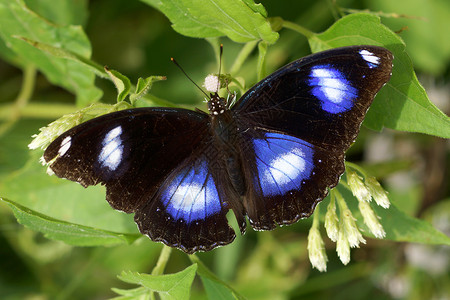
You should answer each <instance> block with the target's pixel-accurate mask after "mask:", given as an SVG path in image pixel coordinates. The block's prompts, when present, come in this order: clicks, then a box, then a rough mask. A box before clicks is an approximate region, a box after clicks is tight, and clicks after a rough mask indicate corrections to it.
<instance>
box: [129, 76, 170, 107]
mask: <svg viewBox="0 0 450 300" xmlns="http://www.w3.org/2000/svg"><path fill="white" fill-rule="evenodd" d="M160 80H166V77H165V76H150V77H147V78H145V79H143V78H142V77H139V79H138V83H137V85H136V92H134V93H131V95H130V101H131V103H134V102H135V101H137V100H139V99H141V98H142V97H143V96H144V95H145V94H146V93H147V92H148V91H149V90H150V89H151V88H152V85H153V82H155V81H160Z"/></svg>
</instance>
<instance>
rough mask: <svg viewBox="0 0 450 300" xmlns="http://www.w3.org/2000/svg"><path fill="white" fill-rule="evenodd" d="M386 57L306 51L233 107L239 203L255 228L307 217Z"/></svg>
mask: <svg viewBox="0 0 450 300" xmlns="http://www.w3.org/2000/svg"><path fill="white" fill-rule="evenodd" d="M392 60H393V57H392V54H391V53H390V52H389V51H388V50H386V49H384V48H380V47H375V46H354V47H345V48H338V49H333V50H329V51H325V52H321V53H317V54H313V55H310V56H308V57H305V58H303V59H300V60H297V61H294V62H292V63H290V64H288V65H287V66H285V67H283V68H281V69H280V70H278V71H277V72H275V73H273V74H272V75H270V76H268V77H267V78H265V79H264V80H262V81H261V82H259V83H258V84H256V85H255V86H254V87H253V88H252V89H250V90H249V91H248V92H247V93H246V94H245V95H244V96H243V97H242V98H241V99H240V100H239V102H238V103H237V104H236V105H235V106H234V107H233V109H232V110H233V112H234V115H235V116H236V120H237V123H238V128H240V129H241V130H242V134H241V136H242V139H241V143H240V148H241V149H242V152H244V153H246V155H245V157H242V164H243V166H242V167H243V172H244V174H245V178H246V183H247V193H246V197H245V203H244V205H245V207H246V209H247V214H248V217H249V219H250V221H251V224H252V226H253V227H254V228H255V229H271V228H274V227H275V226H276V224H290V223H293V222H295V221H296V220H298V219H299V218H301V217H306V216H309V215H310V214H311V213H312V211H313V209H314V207H315V205H316V204H317V203H318V202H319V201H320V200H321V199H323V198H324V197H325V196H326V194H327V188H328V187H334V186H335V185H336V184H337V183H338V181H339V177H340V175H341V174H342V173H343V172H344V169H345V168H344V152H345V151H346V150H347V148H348V147H349V146H350V145H351V143H352V142H353V141H354V139H355V138H356V136H357V134H358V132H359V128H360V125H361V122H362V121H363V119H364V116H365V114H366V112H367V110H368V108H369V106H370V104H371V103H372V100H373V98H374V97H375V94H376V93H377V92H378V90H379V89H380V88H381V87H382V86H383V85H384V84H385V83H386V82H387V81H388V80H389V78H390V75H391V69H392Z"/></svg>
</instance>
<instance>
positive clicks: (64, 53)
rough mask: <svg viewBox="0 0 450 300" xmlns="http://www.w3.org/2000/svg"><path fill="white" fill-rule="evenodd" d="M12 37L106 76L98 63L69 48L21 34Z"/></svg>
mask: <svg viewBox="0 0 450 300" xmlns="http://www.w3.org/2000/svg"><path fill="white" fill-rule="evenodd" d="M14 37H15V38H17V39H21V40H23V41H24V42H27V43H28V44H30V45H31V46H33V47H35V48H36V49H39V50H42V51H44V52H47V53H48V54H51V55H53V56H54V57H58V58H64V59H69V60H72V61H75V62H78V63H81V64H84V65H85V66H86V67H88V68H90V70H91V71H92V72H94V73H96V74H97V75H98V76H100V77H105V78H107V75H106V74H105V71H104V69H103V68H102V67H101V66H100V65H98V64H97V63H95V62H93V61H91V60H90V59H88V58H85V57H83V56H81V55H78V54H76V53H74V52H72V51H70V50H66V49H62V48H58V47H54V46H52V45H49V44H45V43H41V42H38V41H35V40H31V39H28V38H26V37H22V36H14Z"/></svg>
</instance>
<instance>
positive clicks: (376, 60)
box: [359, 50, 380, 68]
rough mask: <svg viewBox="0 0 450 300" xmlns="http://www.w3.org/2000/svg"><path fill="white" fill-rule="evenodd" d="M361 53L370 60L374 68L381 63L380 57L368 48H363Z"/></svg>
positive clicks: (366, 59)
mask: <svg viewBox="0 0 450 300" xmlns="http://www.w3.org/2000/svg"><path fill="white" fill-rule="evenodd" d="M359 54H361V56H362V58H363V59H364V60H365V61H367V62H368V64H369V67H370V68H374V67H376V66H377V65H379V64H380V58H379V57H378V56H376V55H375V54H373V53H372V52H370V51H368V50H361V51H359Z"/></svg>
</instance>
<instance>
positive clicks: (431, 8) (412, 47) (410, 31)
mask: <svg viewBox="0 0 450 300" xmlns="http://www.w3.org/2000/svg"><path fill="white" fill-rule="evenodd" d="M366 3H367V5H370V7H371V8H373V9H374V10H375V11H385V12H397V13H401V14H402V15H406V17H397V18H395V17H393V18H383V22H384V23H385V24H386V25H388V26H389V27H390V28H393V30H394V31H398V30H401V29H403V28H407V29H406V30H402V31H401V32H400V33H399V35H400V36H401V37H402V39H403V40H404V41H405V43H406V45H408V53H409V54H410V55H411V58H412V60H413V62H414V66H415V67H416V68H418V69H420V70H423V71H426V72H429V73H433V74H434V75H442V74H443V73H445V71H446V69H447V68H448V63H449V61H450V39H449V38H448V28H449V23H448V21H449V20H450V1H428V0H408V2H407V3H408V5H405V3H404V2H402V1H391V0H377V1H368V2H366Z"/></svg>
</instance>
